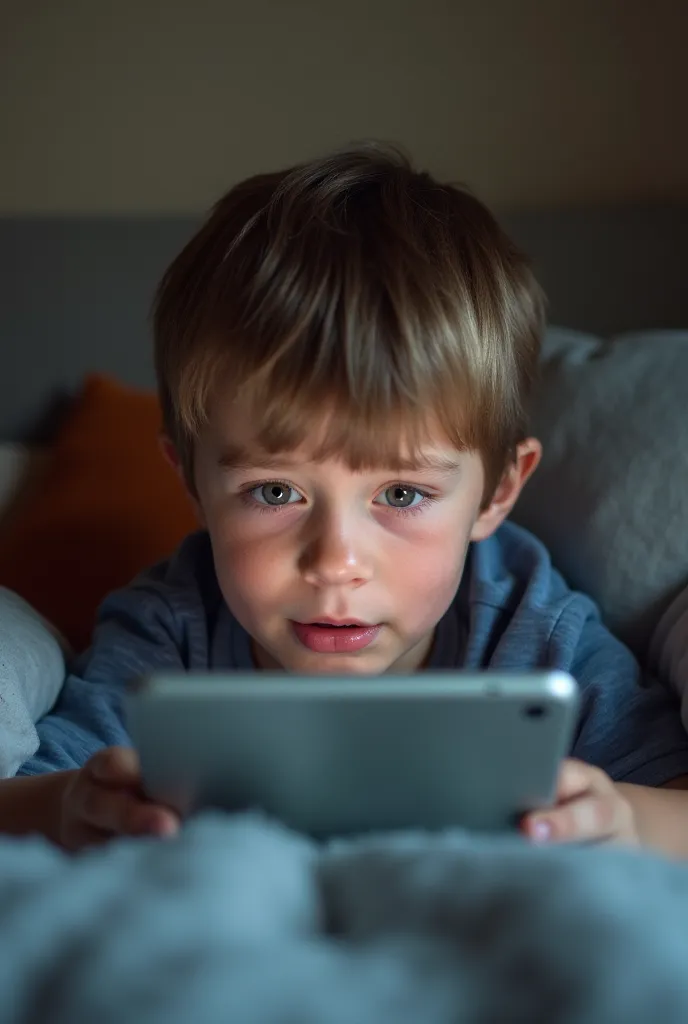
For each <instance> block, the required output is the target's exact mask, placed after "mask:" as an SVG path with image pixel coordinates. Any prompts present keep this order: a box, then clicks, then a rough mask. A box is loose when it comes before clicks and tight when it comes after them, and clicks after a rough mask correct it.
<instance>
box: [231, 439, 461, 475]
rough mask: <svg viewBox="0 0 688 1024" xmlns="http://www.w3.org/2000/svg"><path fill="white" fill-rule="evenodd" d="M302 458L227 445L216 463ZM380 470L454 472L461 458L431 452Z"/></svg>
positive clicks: (243, 465) (291, 462) (241, 466)
mask: <svg viewBox="0 0 688 1024" xmlns="http://www.w3.org/2000/svg"><path fill="white" fill-rule="evenodd" d="M302 462H303V460H302V459H296V458H294V456H293V455H291V454H290V453H289V452H265V451H259V452H250V451H248V450H247V449H245V448H239V447H237V446H235V445H227V446H225V447H224V448H223V449H222V452H221V454H220V457H219V459H218V465H219V466H221V467H222V468H223V469H233V470H246V469H269V468H271V467H273V466H275V465H276V464H277V463H279V464H280V465H283V466H298V465H300V464H302ZM371 468H379V469H380V470H384V469H393V470H394V471H395V472H403V471H405V470H406V471H409V472H412V471H414V470H415V471H416V472H421V471H423V470H430V471H434V472H437V473H455V472H456V471H457V470H458V469H460V468H461V460H460V456H458V455H455V456H453V455H448V454H442V453H439V452H438V453H432V454H428V455H423V456H421V457H420V458H418V459H399V460H398V461H397V462H395V463H394V464H393V465H388V464H385V465H382V464H381V465H380V466H379V467H371Z"/></svg>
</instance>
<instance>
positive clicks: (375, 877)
mask: <svg viewBox="0 0 688 1024" xmlns="http://www.w3.org/2000/svg"><path fill="white" fill-rule="evenodd" d="M687 920H688V868H686V867H684V866H681V865H676V864H669V863H668V862H664V861H662V860H660V859H658V858H654V857H651V856H649V855H646V854H634V853H630V852H623V851H612V850H601V849H578V850H576V849H568V850H565V849H554V848H553V849H549V850H547V849H542V850H540V849H533V848H530V847H528V846H526V845H525V844H524V843H520V842H517V841H514V840H512V841H507V840H498V839H493V840H480V839H477V838H475V837H473V838H471V837H468V836H465V835H461V834H460V833H448V834H445V835H439V836H428V835H413V834H409V835H397V836H387V837H371V838H367V839H361V840H359V841H356V842H352V843H347V844H335V845H333V846H330V847H326V848H323V849H319V848H316V847H314V846H311V845H310V844H309V843H307V842H305V841H304V840H303V839H301V838H300V837H298V836H295V835H293V834H290V833H287V832H284V831H282V830H280V829H277V828H274V827H271V826H269V825H268V824H266V823H263V822H261V821H260V820H256V819H250V818H249V819H244V818H237V819H222V818H214V817H211V818H205V819H198V820H196V821H194V822H193V823H191V824H190V825H189V826H188V827H187V828H186V830H185V831H184V832H183V833H182V834H181V835H180V837H179V838H178V839H175V840H171V841H169V842H160V841H155V840H153V841H141V840H139V841H131V840H129V841H120V842H116V843H113V844H111V845H109V846H108V847H107V848H105V849H103V850H100V851H98V852H94V853H89V854H84V855H82V856H80V857H77V858H73V859H69V858H67V857H65V856H64V855H62V854H60V853H58V852H57V851H56V850H54V849H52V848H50V847H49V846H48V845H47V844H45V843H40V842H38V841H36V840H28V841H27V840H24V841H20V842H17V841H15V842H11V841H7V840H5V841H2V842H0V944H1V945H2V950H3V955H2V958H0V1022H2V1024H38V1022H48V1021H49V1022H50V1024H93V1022H95V1021H103V1022H107V1024H191V1022H193V1024H292V1022H294V1021H298V1022H299V1024H382V1022H387V1021H394V1022H395V1024H421V1022H422V1024H459V1022H460V1024H484V1022H486V1021H495V1022H499V1024H512V1022H513V1024H517V1022H518V1024H520V1022H526V1021H527V1022H529V1024H538V1022H544V1021H546V1022H547V1024H608V1022H617V1021H618V1022H623V1024H648V1022H650V1021H658V1022H661V1024H685V1022H686V1021H687V1020H688V971H686V964H687V963H688V928H687V927H686V921H687Z"/></svg>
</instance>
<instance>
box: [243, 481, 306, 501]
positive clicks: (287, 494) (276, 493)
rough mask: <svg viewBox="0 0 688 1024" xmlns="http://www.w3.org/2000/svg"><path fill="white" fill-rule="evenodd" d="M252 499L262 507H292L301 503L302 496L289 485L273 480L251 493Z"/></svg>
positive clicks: (255, 488)
mask: <svg viewBox="0 0 688 1024" xmlns="http://www.w3.org/2000/svg"><path fill="white" fill-rule="evenodd" d="M250 494H251V497H252V498H254V499H255V500H256V501H257V502H258V503H259V504H261V505H290V504H293V503H294V502H295V501H301V495H300V494H299V492H298V491H297V490H295V489H294V488H293V487H289V485H288V484H281V483H280V482H279V481H278V480H271V481H270V483H268V484H260V485H259V486H258V487H254V488H253V490H252V491H250Z"/></svg>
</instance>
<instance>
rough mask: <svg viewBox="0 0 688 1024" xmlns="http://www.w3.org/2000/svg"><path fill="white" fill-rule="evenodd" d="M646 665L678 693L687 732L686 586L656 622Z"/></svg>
mask: <svg viewBox="0 0 688 1024" xmlns="http://www.w3.org/2000/svg"><path fill="white" fill-rule="evenodd" d="M650 664H651V665H652V666H653V668H654V670H655V672H656V673H657V674H658V675H661V677H662V679H666V680H668V682H669V684H670V685H671V686H672V688H673V689H674V690H675V692H676V693H677V694H678V697H679V699H680V701H681V718H682V721H683V725H684V726H685V728H686V729H688V587H686V589H685V590H682V591H681V593H680V594H679V595H678V597H677V598H676V600H675V601H673V602H672V603H671V605H670V606H669V608H668V609H667V610H666V612H665V613H664V615H663V616H662V618H661V619H660V621H659V625H658V626H657V629H656V630H655V632H654V635H653V637H652V642H651V644H650Z"/></svg>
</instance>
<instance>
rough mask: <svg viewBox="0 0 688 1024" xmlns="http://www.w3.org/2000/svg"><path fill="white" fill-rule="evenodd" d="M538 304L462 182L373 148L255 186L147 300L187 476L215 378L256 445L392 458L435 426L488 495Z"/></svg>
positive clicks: (356, 460)
mask: <svg viewBox="0 0 688 1024" xmlns="http://www.w3.org/2000/svg"><path fill="white" fill-rule="evenodd" d="M542 326H543V299H542V294H541V292H540V289H539V287H538V285H537V283H536V281H535V279H534V277H533V275H532V273H531V270H530V267H529V264H528V261H527V260H526V258H525V257H524V255H523V254H522V253H521V252H520V251H519V250H518V249H517V248H516V247H515V246H514V245H513V243H512V242H511V241H510V239H509V238H508V237H507V236H506V234H505V233H504V232H503V230H502V229H501V228H500V226H499V225H498V223H497V222H496V220H495V219H494V217H493V216H492V215H491V213H490V212H489V211H488V210H487V209H486V207H485V206H484V205H483V204H482V203H481V202H479V201H478V200H477V199H476V198H475V197H474V196H473V195H471V194H470V193H469V192H468V191H467V190H465V189H463V188H457V187H454V186H450V185H443V184H440V183H439V182H437V181H435V180H434V179H433V178H432V177H430V175H428V174H425V173H418V172H416V171H414V170H413V168H412V167H411V165H410V164H409V162H408V160H407V159H406V158H405V157H404V156H403V155H402V154H401V153H400V152H398V151H397V150H396V149H393V148H390V147H387V146H380V145H367V146H363V147H360V148H356V149H351V150H347V151H344V152H339V153H336V154H334V155H332V156H329V157H327V158H325V159H322V160H316V161H313V162H310V163H305V164H302V165H299V166H297V167H293V168H291V169H289V170H286V171H282V172H279V173H274V174H267V175H260V176H257V177H254V178H250V179H248V180H246V181H244V182H243V183H241V184H239V185H237V186H236V187H235V188H233V189H232V190H231V191H230V192H228V193H227V194H226V195H225V196H224V197H223V198H222V199H221V200H220V201H219V202H218V203H217V205H216V206H215V207H214V208H213V210H212V212H211V214H210V216H209V218H208V219H207V221H206V222H205V224H204V225H203V226H202V227H201V229H200V230H199V231H198V233H197V234H196V235H195V236H194V237H193V238H192V239H191V241H190V242H189V243H188V244H187V245H186V247H185V248H184V249H183V251H182V252H181V253H180V255H179V256H178V257H177V258H176V259H175V260H174V262H173V263H172V265H171V266H170V267H169V269H168V270H167V272H166V274H165V276H164V277H163V279H162V282H161V284H160V286H159V289H158V292H157V296H156V302H155V308H154V334H155V360H156V370H157V376H158V383H159V392H160V399H161V404H162V409H163V418H164V424H165V429H166V431H167V432H168V434H169V436H170V438H171V439H172V441H173V442H174V443H175V445H176V446H177V449H178V451H179V454H180V458H181V460H182V465H183V466H184V469H185V472H186V475H187V479H188V480H189V481H190V482H192V481H193V449H194V442H195V439H196V438H197V437H198V434H199V432H200V431H201V430H202V428H203V425H204V423H205V422H206V420H207V413H208V408H209V402H210V401H211V399H212V398H213V396H214V394H215V391H216V390H217V388H218V386H219V384H220V382H221V383H222V384H223V385H224V386H227V387H229V389H230V393H228V394H227V395H226V397H227V399H228V400H231V398H232V396H234V397H237V396H241V397H242V399H246V400H247V401H248V407H249V408H250V409H251V410H252V416H253V418H254V420H255V428H256V436H257V439H258V442H259V443H260V445H261V447H262V448H263V449H264V450H265V451H266V452H278V451H284V450H291V449H293V448H296V447H299V446H300V445H301V444H302V443H304V442H305V441H306V440H307V439H310V438H312V435H313V428H314V423H315V421H316V419H317V421H318V422H322V421H323V415H324V414H326V418H327V429H326V430H325V432H324V434H321V435H319V440H318V446H317V451H315V452H314V453H313V454H314V457H315V458H327V457H329V456H335V455H336V456H338V457H341V458H344V459H345V460H346V461H347V462H348V463H349V464H350V465H351V467H352V468H354V469H358V468H364V467H371V466H373V465H376V466H378V465H387V466H391V465H393V464H395V463H396V462H397V461H398V459H399V451H400V445H401V444H402V443H403V444H405V445H406V448H407V449H408V450H410V451H416V450H417V449H418V448H419V447H420V446H421V445H422V444H423V441H424V440H425V439H426V438H427V437H428V436H429V432H430V430H431V429H432V428H433V426H434V428H435V429H436V427H437V425H439V426H440V427H441V428H442V430H443V431H444V433H445V434H446V436H447V439H448V441H449V442H450V443H451V444H452V445H453V446H454V447H456V448H457V449H459V450H466V449H468V450H477V451H479V452H480V453H481V455H482V458H483V463H484V466H485V471H486V497H487V498H489V497H490V496H491V494H492V492H493V490H494V488H495V486H496V485H497V483H498V481H499V478H500V476H501V474H502V473H503V472H504V469H505V467H506V465H507V464H508V462H509V460H510V458H513V455H514V451H515V446H516V444H517V443H518V441H519V440H521V439H522V438H523V437H524V436H525V431H526V403H527V398H528V395H529V392H530V390H531V386H532V382H533V378H534V375H535V371H536V365H537V359H538V352H539V345H540V337H541V333H542Z"/></svg>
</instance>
